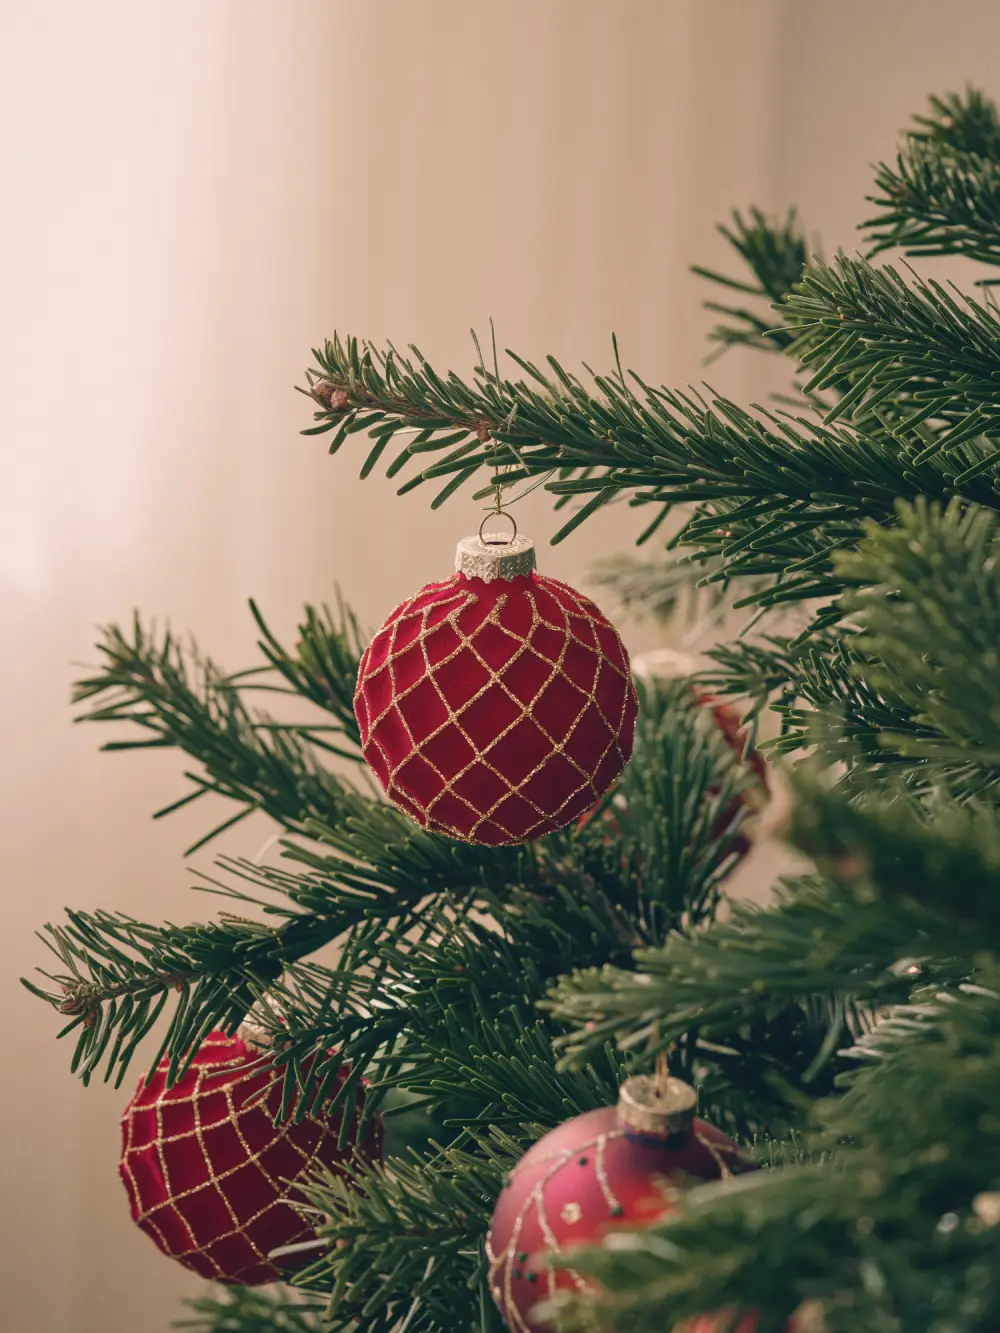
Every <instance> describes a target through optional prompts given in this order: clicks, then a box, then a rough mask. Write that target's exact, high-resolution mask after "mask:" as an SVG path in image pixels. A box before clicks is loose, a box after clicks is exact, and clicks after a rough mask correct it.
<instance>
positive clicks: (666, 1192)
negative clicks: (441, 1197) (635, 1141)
mask: <svg viewBox="0 0 1000 1333" xmlns="http://www.w3.org/2000/svg"><path fill="white" fill-rule="evenodd" d="M628 1132H629V1131H628V1130H627V1129H624V1128H622V1129H612V1130H608V1131H607V1133H604V1134H598V1135H596V1136H595V1137H594V1138H593V1139H589V1140H588V1141H587V1142H586V1143H580V1144H575V1145H574V1146H573V1147H572V1148H561V1149H560V1150H559V1151H558V1152H555V1153H553V1154H552V1155H551V1162H552V1165H551V1166H550V1167H549V1169H548V1170H547V1171H546V1172H545V1174H544V1175H543V1176H542V1178H541V1180H539V1181H538V1183H537V1184H536V1185H535V1187H534V1189H533V1190H532V1191H531V1193H530V1194H529V1195H528V1197H527V1198H526V1199H525V1202H524V1206H523V1208H522V1209H521V1210H520V1212H519V1213H518V1215H517V1218H516V1219H515V1222H514V1227H513V1230H512V1231H511V1234H510V1239H509V1240H508V1242H507V1245H506V1247H505V1248H504V1249H503V1250H501V1251H500V1252H499V1253H498V1254H497V1253H494V1251H493V1248H492V1246H491V1245H490V1238H489V1236H487V1239H486V1259H487V1262H488V1264H489V1284H490V1291H491V1293H492V1296H493V1299H494V1301H496V1303H497V1306H498V1307H499V1308H500V1309H501V1310H502V1312H503V1316H504V1318H505V1319H506V1320H507V1322H508V1323H509V1324H510V1326H511V1329H512V1330H513V1333H531V1328H530V1327H529V1325H528V1324H527V1323H525V1321H524V1319H523V1317H522V1315H521V1312H520V1310H519V1309H518V1307H517V1303H516V1301H515V1300H514V1298H513V1292H512V1290H511V1281H512V1280H513V1279H514V1278H515V1277H520V1276H521V1270H520V1268H519V1265H521V1264H526V1263H527V1262H528V1261H529V1260H530V1259H531V1257H532V1256H531V1255H529V1254H525V1253H522V1252H520V1251H519V1249H518V1241H519V1240H520V1238H521V1232H522V1231H523V1229H524V1225H525V1223H526V1222H527V1220H528V1217H529V1216H530V1214H531V1210H532V1209H533V1208H534V1209H535V1210H536V1217H537V1219H538V1225H539V1228H540V1230H541V1232H542V1235H543V1237H544V1239H545V1243H546V1245H547V1246H548V1248H549V1250H550V1251H551V1253H552V1254H562V1253H563V1247H562V1246H561V1245H560V1243H559V1238H558V1237H557V1236H556V1234H555V1232H554V1231H553V1230H552V1225H551V1223H550V1222H549V1217H548V1212H547V1210H546V1202H545V1186H546V1185H548V1184H549V1183H550V1182H551V1181H552V1180H554V1179H555V1177H556V1176H558V1175H559V1174H560V1172H561V1171H562V1170H563V1168H564V1167H566V1166H568V1165H569V1163H570V1162H572V1161H573V1159H574V1158H576V1159H577V1160H578V1161H581V1162H585V1161H586V1157H581V1156H580V1154H581V1153H586V1152H589V1151H590V1150H592V1149H593V1150H594V1175H595V1177H596V1179H597V1184H598V1188H599V1189H600V1192H601V1195H602V1197H603V1199H604V1202H605V1204H606V1205H607V1209H608V1216H609V1218H612V1219H613V1218H616V1217H620V1216H621V1214H622V1206H621V1204H620V1203H619V1201H618V1199H617V1198H616V1196H615V1193H614V1191H613V1190H612V1188H611V1183H610V1181H609V1180H608V1173H607V1168H606V1166H605V1160H604V1159H605V1154H606V1152H607V1146H608V1144H609V1143H611V1142H613V1141H614V1140H615V1139H621V1138H624V1137H625V1135H626V1134H627V1133H628ZM694 1137H695V1138H696V1139H697V1140H698V1142H699V1143H700V1144H701V1145H702V1147H703V1148H706V1149H707V1150H708V1152H709V1154H710V1155H711V1157H712V1160H713V1161H714V1162H715V1164H716V1166H717V1167H718V1170H719V1179H720V1180H730V1179H732V1175H733V1172H732V1170H731V1168H730V1166H729V1164H728V1163H727V1162H726V1160H725V1157H724V1155H723V1154H724V1152H725V1148H723V1147H722V1146H721V1145H719V1144H715V1143H713V1142H712V1140H711V1139H709V1138H707V1137H706V1136H705V1135H704V1134H701V1133H699V1132H698V1131H697V1130H695V1131H694ZM542 1160H544V1159H542ZM537 1165H538V1159H537V1158H535V1159H534V1160H533V1161H532V1162H531V1167H532V1169H533V1168H534V1167H535V1166H537ZM517 1172H518V1168H517V1167H515V1168H514V1170H513V1171H512V1172H511V1174H510V1175H509V1176H508V1177H507V1183H508V1184H509V1183H510V1182H511V1181H512V1180H513V1179H514V1178H515V1177H516V1175H517ZM655 1183H656V1185H657V1188H658V1189H659V1191H660V1192H661V1193H662V1195H663V1197H664V1199H665V1200H666V1201H667V1202H672V1200H673V1199H674V1198H675V1197H676V1195H677V1190H676V1187H675V1186H674V1184H673V1182H672V1181H670V1180H668V1179H667V1178H666V1177H657V1178H656V1182H655ZM699 1183H700V1182H699ZM560 1217H561V1218H562V1220H563V1221H564V1222H566V1223H567V1224H569V1225H571V1226H572V1225H575V1224H576V1223H578V1222H580V1221H582V1220H583V1209H582V1208H581V1207H580V1205H579V1204H578V1203H576V1202H575V1201H571V1202H569V1203H567V1204H565V1205H564V1206H563V1208H562V1211H561V1213H560ZM543 1271H544V1272H545V1276H546V1285H547V1287H548V1295H549V1297H550V1299H551V1298H552V1297H554V1296H555V1294H556V1291H557V1287H556V1269H555V1268H553V1267H552V1265H551V1264H546V1265H545V1267H544V1270H543ZM562 1271H564V1272H566V1273H568V1274H569V1276H570V1277H571V1278H572V1280H573V1283H574V1285H575V1286H576V1287H577V1289H578V1290H579V1291H582V1292H587V1291H591V1290H592V1287H591V1286H590V1285H589V1284H588V1283H587V1281H586V1279H585V1278H583V1277H582V1276H581V1275H580V1274H579V1273H578V1272H577V1271H576V1269H575V1268H570V1267H567V1268H565V1269H564V1270H562ZM527 1276H528V1279H529V1281H533V1280H535V1277H536V1275H535V1273H534V1270H532V1271H530V1272H529V1273H528V1275H527Z"/></svg>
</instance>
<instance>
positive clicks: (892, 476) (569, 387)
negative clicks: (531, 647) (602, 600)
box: [310, 294, 1000, 606]
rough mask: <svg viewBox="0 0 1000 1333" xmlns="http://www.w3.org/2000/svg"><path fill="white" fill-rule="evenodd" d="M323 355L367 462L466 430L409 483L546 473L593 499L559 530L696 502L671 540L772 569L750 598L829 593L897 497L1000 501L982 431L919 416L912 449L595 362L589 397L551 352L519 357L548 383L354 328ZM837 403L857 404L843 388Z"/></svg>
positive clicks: (322, 394) (329, 392)
mask: <svg viewBox="0 0 1000 1333" xmlns="http://www.w3.org/2000/svg"><path fill="white" fill-rule="evenodd" d="M897 295H898V294H897ZM904 299H905V298H904V297H903V296H901V295H900V296H899V300H900V301H904ZM317 357H318V358H319V362H320V367H321V377H320V378H316V375H315V372H311V373H310V386H311V390H312V394H313V397H314V398H316V400H317V401H318V402H319V403H320V405H321V408H322V410H321V411H319V412H317V414H316V415H317V419H318V420H319V421H320V422H321V424H320V425H319V426H317V427H316V430H318V431H322V430H334V429H336V430H337V434H336V436H335V438H334V444H333V447H334V448H335V449H336V448H339V446H340V444H341V443H342V442H343V440H344V438H346V435H347V434H348V433H351V432H353V431H359V430H362V429H367V428H369V427H370V428H371V430H372V433H373V434H374V435H375V437H376V447H375V451H374V454H373V455H372V456H370V457H369V460H368V463H366V467H365V472H366V475H367V471H370V470H371V467H374V464H375V462H377V461H378V458H379V457H380V456H381V454H382V452H383V451H384V449H385V448H386V446H387V445H388V444H389V443H390V442H391V441H392V439H393V438H394V437H395V436H396V435H397V434H398V433H399V432H401V431H404V430H409V429H411V428H416V429H418V431H419V434H418V436H417V438H416V439H415V440H411V441H410V442H409V443H407V444H405V445H404V446H403V448H402V450H401V451H399V452H398V453H397V454H396V456H395V458H394V459H393V461H392V463H390V465H389V469H388V471H389V473H390V475H396V473H397V472H398V471H399V470H400V469H401V468H402V467H403V466H404V465H405V464H406V463H407V462H408V461H409V460H410V459H411V458H414V457H417V456H420V457H421V458H422V457H423V455H425V454H427V453H429V452H434V451H436V450H442V449H445V448H450V447H451V446H452V445H453V444H455V443H456V441H457V440H459V439H461V440H462V441H463V443H461V444H460V445H459V446H458V448H457V449H456V450H455V451H453V454H451V455H447V456H446V457H445V458H444V459H443V460H442V461H440V462H438V463H435V464H432V465H431V466H424V467H423V468H422V469H421V470H420V471H418V472H417V473H416V474H415V475H414V476H412V477H411V479H410V480H409V481H408V482H406V483H405V485H404V487H403V489H404V490H407V489H411V488H412V487H413V486H415V485H419V484H421V483H422V482H423V481H426V480H431V479H433V478H438V479H442V478H449V479H450V480H449V481H448V483H447V487H446V490H447V492H448V493H449V494H450V493H451V491H452V490H453V489H454V488H455V485H457V484H460V482H461V481H462V480H465V479H468V478H471V476H472V475H473V474H474V473H475V472H477V471H478V470H479V469H480V468H484V467H487V466H490V467H492V466H493V465H494V464H499V465H502V466H506V467H508V469H509V470H508V471H507V473H506V474H505V479H506V484H514V483H515V482H517V481H520V480H526V479H530V478H533V477H540V478H542V479H547V480H546V485H547V487H548V489H549V490H550V491H551V492H552V493H553V494H555V495H559V496H562V497H574V496H575V497H577V498H579V499H581V500H585V501H586V502H585V503H584V504H583V505H582V507H581V508H579V509H577V510H576V511H575V512H574V513H573V516H572V517H571V518H570V519H569V520H568V522H567V523H566V524H564V526H563V528H562V529H561V530H560V532H559V533H558V534H557V537H556V539H555V540H560V539H561V538H563V537H565V536H566V535H567V534H568V533H569V532H571V531H572V530H573V529H574V528H575V527H576V526H578V524H579V523H580V522H582V521H584V520H585V519H586V517H587V516H588V515H589V514H590V513H593V512H594V511H595V510H596V508H598V507H600V505H602V504H604V503H606V502H608V501H609V500H610V499H612V498H613V497H614V496H615V495H618V494H621V493H623V492H624V493H629V494H630V499H631V503H633V504H637V505H653V506H654V508H655V510H656V519H655V520H654V523H658V522H659V521H661V520H662V518H663V516H664V515H665V514H666V513H667V512H669V510H670V509H671V508H672V507H674V506H676V505H678V504H687V503H692V502H693V503H695V504H697V505H698V509H697V510H696V512H695V514H694V515H693V517H691V518H690V519H689V520H688V521H687V522H686V523H685V524H684V526H683V527H682V529H681V530H680V532H679V533H678V534H677V535H676V536H675V538H674V539H673V540H674V544H677V545H687V546H694V547H696V548H697V549H698V551H699V552H700V556H701V558H705V559H713V558H719V559H721V562H722V563H721V565H720V567H719V569H718V570H717V572H716V573H715V574H714V575H713V577H714V578H719V579H723V578H729V577H735V576H740V577H743V576H747V575H751V576H761V577H766V578H767V580H768V586H767V587H766V588H765V589H764V591H763V592H758V593H757V594H755V595H752V596H750V597H748V598H747V599H746V602H747V603H748V604H749V603H754V604H760V605H762V606H776V605H780V604H781V603H783V602H785V601H793V600H802V599H804V598H826V599H829V598H830V597H831V596H834V595H836V593H838V592H839V591H840V588H841V585H840V583H839V581H838V579H837V577H836V575H835V573H834V571H833V567H832V559H831V557H832V553H833V552H834V551H835V550H838V549H850V548H852V547H853V546H854V545H855V544H856V542H857V540H858V536H859V531H860V527H859V525H860V522H861V521H862V520H863V519H865V518H868V519H872V520H874V521H876V522H880V523H887V522H891V521H892V516H893V505H894V503H895V501H896V499H897V498H898V497H899V496H904V497H905V496H911V497H912V496H917V495H927V496H930V497H933V498H941V499H947V498H950V497H951V496H953V495H957V496H959V497H960V498H963V499H966V500H969V501H972V502H978V503H982V504H988V505H990V506H991V507H997V504H998V494H1000V492H998V491H997V489H996V483H995V479H994V478H993V477H992V476H986V475H972V473H970V467H971V466H972V465H971V463H970V458H971V457H972V454H971V452H970V451H972V450H973V449H974V448H978V446H975V445H974V444H973V443H967V444H962V445H960V444H959V443H958V442H957V441H956V440H954V439H953V440H952V442H951V445H950V446H949V447H947V448H938V449H934V450H928V449H925V445H926V443H927V438H926V427H924V426H921V424H920V423H917V425H915V426H911V427H910V436H908V437H906V438H907V439H909V438H911V437H912V443H913V447H912V448H911V449H910V450H909V452H907V451H906V449H905V448H904V447H903V445H901V443H900V440H899V438H897V437H898V435H899V433H900V430H901V429H902V428H901V427H900V426H898V425H891V426H884V425H882V426H880V425H878V423H877V422H875V421H874V419H873V417H872V414H871V412H869V413H868V414H867V416H866V417H865V420H864V427H865V429H864V432H863V433H857V432H855V431H852V430H849V429H847V428H846V427H845V426H844V425H843V424H842V423H841V422H840V421H833V422H832V423H831V424H829V425H823V424H822V423H820V422H818V421H816V420H813V419H810V418H808V417H798V418H796V419H795V420H794V421H793V420H792V419H790V418H788V417H785V416H777V415H774V414H769V413H765V412H759V413H758V415H757V416H755V417H752V416H750V415H749V414H747V413H746V412H744V411H742V409H740V408H738V407H737V406H736V405H735V404H733V403H730V402H728V401H726V400H724V399H719V398H715V399H713V400H712V402H711V405H708V404H706V403H705V402H703V401H702V400H701V399H699V398H698V397H696V396H693V395H682V394H679V393H674V392H672V391H670V390H667V389H654V388H652V387H651V386H649V385H646V384H644V383H643V382H642V381H640V380H638V379H637V378H635V377H633V378H632V381H628V380H626V379H625V378H624V376H622V377H620V378H616V377H596V378H595V381H594V386H595V389H596V396H595V395H592V394H591V393H589V392H588V391H587V390H586V389H585V388H584V387H583V385H582V384H581V382H580V381H579V380H577V379H575V378H574V377H572V376H570V375H568V374H567V372H566V371H564V370H563V369H562V367H560V366H558V364H557V363H555V362H552V363H551V364H552V366H553V376H554V378H552V379H549V378H546V377H545V376H544V375H543V374H542V372H541V371H540V370H538V368H537V367H534V366H531V365H530V364H529V363H527V362H523V363H521V364H522V365H523V366H524V367H525V369H526V370H527V372H528V373H529V374H530V375H531V376H532V378H533V379H534V380H535V382H536V384H538V385H540V386H541V387H540V388H535V387H532V386H531V385H530V384H529V383H527V382H526V381H516V382H515V381H511V380H504V379H500V378H499V377H498V375H497V374H496V373H495V372H494V371H489V370H486V369H485V368H484V367H483V366H482V365H480V366H479V367H477V369H476V372H475V377H474V381H473V383H472V384H471V385H470V384H466V383H464V382H463V381H462V380H460V379H459V378H458V377H457V376H456V375H454V374H452V375H450V376H449V377H448V378H447V380H442V379H441V377H440V376H438V375H437V374H436V373H435V372H434V370H433V369H432V367H431V366H430V365H429V364H428V363H427V362H426V360H425V359H423V358H422V357H421V356H420V354H419V353H415V360H413V361H411V360H408V359H406V358H404V357H402V356H400V354H399V353H397V352H396V351H395V350H394V349H391V348H390V350H389V351H388V352H384V353H383V352H380V351H378V350H377V349H375V348H373V347H371V346H368V345H365V346H363V347H362V346H361V345H359V344H358V343H357V341H356V340H354V339H348V340H347V341H346V343H345V342H341V341H340V339H334V341H333V342H331V343H328V344H327V345H326V348H325V350H324V351H323V352H318V353H317ZM633 386H634V387H633ZM843 402H845V403H847V406H850V402H849V401H848V398H847V397H846V396H845V398H844V400H843ZM326 403H332V404H334V406H332V407H329V408H328V407H326V406H325V404H326ZM977 420H978V418H977ZM442 432H443V434H442ZM483 440H486V441H487V443H485V444H484V443H482V441H483ZM904 443H905V441H904ZM946 443H947V442H946ZM975 461H977V462H979V461H981V455H980V453H976V455H975ZM991 466H992V465H991ZM482 493H483V494H485V493H486V492H485V491H483V492H482ZM443 498H445V496H444V494H443V493H442V495H439V497H438V501H436V502H435V503H437V502H440V501H441V500H442V499H443Z"/></svg>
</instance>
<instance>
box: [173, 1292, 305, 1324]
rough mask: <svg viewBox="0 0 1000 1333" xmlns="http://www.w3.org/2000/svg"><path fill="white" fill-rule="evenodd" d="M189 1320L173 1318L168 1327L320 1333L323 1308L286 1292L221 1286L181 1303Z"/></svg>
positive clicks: (186, 1318)
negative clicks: (214, 1291) (187, 1312)
mask: <svg viewBox="0 0 1000 1333" xmlns="http://www.w3.org/2000/svg"><path fill="white" fill-rule="evenodd" d="M185 1305H186V1306H187V1308H188V1310H189V1311H190V1312H191V1316H190V1317H185V1318H183V1319H175V1320H174V1322H173V1324H172V1325H171V1327H172V1328H177V1329H186V1330H187V1333H321V1327H322V1326H321V1322H320V1315H321V1313H322V1310H323V1305H322V1304H320V1303H319V1302H316V1301H312V1302H309V1303H308V1304H305V1303H302V1302H301V1301H297V1300H296V1298H295V1296H294V1294H293V1293H290V1292H289V1291H288V1290H287V1289H282V1290H281V1291H279V1292H271V1291H260V1290H259V1289H258V1288H256V1287H223V1288H221V1291H220V1294H219V1295H215V1294H214V1293H213V1294H211V1295H208V1296H200V1297H198V1298H197V1299H195V1300H188V1301H185Z"/></svg>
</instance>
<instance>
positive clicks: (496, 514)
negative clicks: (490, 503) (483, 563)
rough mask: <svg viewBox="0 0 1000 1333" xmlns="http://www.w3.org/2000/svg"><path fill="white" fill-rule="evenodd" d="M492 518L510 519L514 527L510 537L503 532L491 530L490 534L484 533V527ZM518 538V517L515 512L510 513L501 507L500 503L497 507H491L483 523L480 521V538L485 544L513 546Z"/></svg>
mask: <svg viewBox="0 0 1000 1333" xmlns="http://www.w3.org/2000/svg"><path fill="white" fill-rule="evenodd" d="M491 518H506V519H509V520H510V525H511V527H512V528H513V529H514V531H513V532H512V533H511V534H510V536H509V537H505V536H504V535H503V533H500V532H491V533H488V534H487V533H484V532H483V529H484V528H485V527H486V524H487V523H488V522H489V521H490V519H491ZM516 538H517V519H516V518H515V517H514V515H513V514H508V512H507V510H506V509H501V508H500V507H499V505H498V506H497V508H496V509H491V510H490V512H489V513H488V514H487V515H486V517H485V518H484V519H483V521H482V523H480V525H479V540H480V541H481V542H482V543H483V545H484V546H511V545H512V544H513V543H514V541H515V540H516Z"/></svg>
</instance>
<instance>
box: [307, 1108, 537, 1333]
mask: <svg viewBox="0 0 1000 1333" xmlns="http://www.w3.org/2000/svg"><path fill="white" fill-rule="evenodd" d="M472 1142H473V1146H472V1147H471V1148H470V1147H464V1146H462V1145H455V1146H452V1147H448V1148H440V1149H435V1148H434V1147H432V1148H431V1149H430V1150H429V1151H428V1152H426V1153H409V1154H407V1155H406V1156H404V1157H402V1158H397V1159H396V1160H395V1161H394V1162H393V1163H392V1167H391V1170H390V1169H389V1168H388V1167H383V1166H380V1165H374V1166H373V1165H361V1166H358V1167H356V1168H355V1169H354V1170H353V1171H352V1172H351V1173H350V1175H349V1176H347V1177H344V1176H332V1175H326V1176H325V1177H323V1178H322V1179H320V1180H318V1181H317V1182H316V1183H315V1185H314V1186H313V1188H312V1190H311V1191H310V1196H311V1201H312V1203H313V1204H314V1206H315V1207H316V1208H317V1210H318V1211H319V1213H320V1214H321V1216H322V1219H323V1220H322V1221H320V1223H319V1225H318V1227H317V1230H318V1232H319V1235H320V1236H321V1238H322V1239H323V1241H325V1243H326V1245H327V1247H328V1248H327V1249H326V1251H325V1253H324V1254H323V1255H322V1257H320V1258H318V1259H317V1261H316V1263H315V1264H314V1265H312V1266H311V1267H310V1268H309V1269H307V1270H306V1271H305V1272H304V1273H303V1274H301V1275H300V1276H299V1277H298V1278H297V1279H296V1282H297V1284H301V1285H303V1286H305V1287H307V1288H311V1289H314V1290H317V1291H324V1292H331V1293H332V1294H331V1296H330V1304H329V1309H328V1313H327V1315H326V1318H325V1324H324V1327H326V1328H328V1329H329V1330H331V1333H339V1331H341V1330H342V1331H343V1333H347V1331H348V1330H354V1329H356V1328H359V1327H361V1328H364V1329H365V1333H399V1331H400V1330H401V1329H403V1328H405V1329H406V1333H454V1330H455V1329H458V1328H461V1329H469V1330H475V1331H476V1333H501V1330H502V1327H503V1326H502V1323H501V1321H500V1317H499V1315H498V1314H497V1313H496V1311H495V1308H494V1306H493V1301H492V1298H491V1297H490V1295H489V1292H488V1290H487V1285H486V1271H487V1265H486V1258H485V1254H484V1251H483V1237H484V1235H485V1232H486V1228H487V1225H488V1223H489V1216H490V1213H491V1211H492V1207H493V1200H494V1199H495V1197H496V1194H497V1193H498V1191H499V1189H500V1186H501V1183H502V1181H503V1178H504V1176H505V1175H506V1174H507V1172H508V1171H509V1170H510V1168H511V1167H512V1166H513V1164H514V1162H515V1161H516V1160H517V1157H518V1156H519V1155H520V1152H521V1150H522V1149H521V1145H519V1144H517V1143H515V1142H513V1141H512V1140H510V1139H508V1138H507V1137H506V1136H504V1135H502V1134H499V1133H494V1134H492V1135H490V1136H488V1137H484V1138H482V1139H479V1140H473V1141H472Z"/></svg>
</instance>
